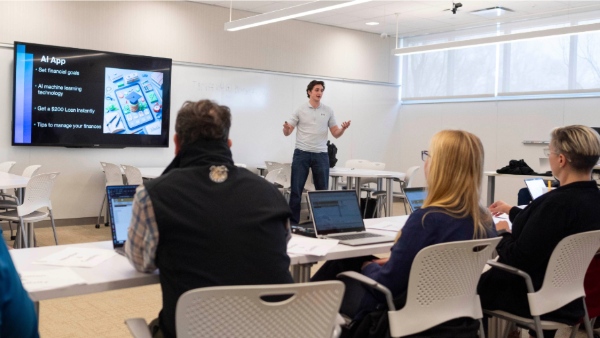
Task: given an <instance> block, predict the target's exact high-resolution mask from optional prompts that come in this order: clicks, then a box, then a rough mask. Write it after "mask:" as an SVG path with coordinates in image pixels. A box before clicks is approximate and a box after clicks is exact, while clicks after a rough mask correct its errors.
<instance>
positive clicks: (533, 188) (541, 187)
mask: <svg viewBox="0 0 600 338" xmlns="http://www.w3.org/2000/svg"><path fill="white" fill-rule="evenodd" d="M525 185H527V189H528V190H529V194H530V195H531V199H536V198H538V197H540V196H542V195H543V194H545V193H546V192H547V191H548V186H547V185H546V184H545V182H544V180H543V179H541V178H526V179H525Z"/></svg>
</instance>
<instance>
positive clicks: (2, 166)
mask: <svg viewBox="0 0 600 338" xmlns="http://www.w3.org/2000/svg"><path fill="white" fill-rule="evenodd" d="M15 163H17V162H12V161H7V162H2V163H0V172H2V173H8V172H10V169H11V168H12V167H13V166H14V165H15Z"/></svg>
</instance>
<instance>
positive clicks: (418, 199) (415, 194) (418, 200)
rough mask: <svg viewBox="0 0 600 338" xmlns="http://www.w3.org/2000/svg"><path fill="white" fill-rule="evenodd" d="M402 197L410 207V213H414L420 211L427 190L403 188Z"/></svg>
mask: <svg viewBox="0 0 600 338" xmlns="http://www.w3.org/2000/svg"><path fill="white" fill-rule="evenodd" d="M404 196H406V200H407V201H408V205H409V206H410V212H415V211H416V210H419V209H421V206H423V202H425V197H427V190H426V189H425V188H422V187H421V188H404Z"/></svg>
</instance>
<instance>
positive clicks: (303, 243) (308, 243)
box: [287, 236, 339, 256]
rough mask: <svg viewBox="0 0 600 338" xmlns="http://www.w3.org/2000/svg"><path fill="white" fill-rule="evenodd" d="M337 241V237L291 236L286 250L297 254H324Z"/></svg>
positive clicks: (336, 243)
mask: <svg viewBox="0 0 600 338" xmlns="http://www.w3.org/2000/svg"><path fill="white" fill-rule="evenodd" d="M338 243H339V241H338V240H337V239H322V238H309V237H302V236H292V239H290V241H289V242H288V246H287V252H288V253H293V254H298V255H312V256H325V255H327V253H328V252H329V251H330V250H331V249H332V248H334V247H335V246H336V245H338Z"/></svg>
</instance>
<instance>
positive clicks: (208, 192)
mask: <svg viewBox="0 0 600 338" xmlns="http://www.w3.org/2000/svg"><path fill="white" fill-rule="evenodd" d="M230 126H231V113H230V112H229V108H227V107H225V106H219V105H217V104H216V103H215V102H212V101H209V100H202V101H198V102H186V103H184V105H183V107H182V108H181V110H180V111H179V113H178V115H177V121H176V124H175V133H176V134H175V136H174V141H175V154H176V156H175V159H173V161H172V162H171V164H170V165H169V166H168V167H167V169H166V170H165V172H164V173H163V174H162V175H161V176H160V177H158V178H156V179H154V180H152V181H149V182H147V183H145V184H144V186H140V187H139V188H138V191H137V193H136V196H135V200H134V205H133V216H132V220H131V225H130V227H129V233H128V240H127V242H126V245H125V251H126V254H127V256H128V257H129V260H130V261H131V263H132V264H133V265H134V266H135V268H136V269H137V270H139V271H143V272H152V271H155V270H156V269H157V268H158V269H159V270H160V284H161V288H162V298H163V308H162V311H161V312H160V314H159V317H158V319H157V320H155V321H153V322H152V323H151V324H150V327H151V329H152V331H153V336H154V337H167V338H171V337H173V338H174V337H175V336H176V332H175V305H176V303H177V300H178V299H179V296H181V294H183V293H184V292H186V291H188V290H191V289H195V288H200V287H206V286H216V285H243V284H277V283H292V277H291V275H290V272H289V265H290V259H289V257H288V255H287V252H286V248H287V240H288V238H289V235H290V234H289V223H288V218H289V217H290V215H291V212H290V209H289V207H288V205H287V203H286V201H285V199H284V198H283V196H282V194H281V193H280V192H279V191H278V190H277V189H276V188H275V187H274V186H273V185H271V184H270V183H268V182H267V181H265V180H264V179H263V178H261V177H260V176H258V175H255V174H253V173H251V172H249V171H248V170H246V169H243V168H238V167H236V166H235V165H234V163H233V159H232V157H231V151H230V150H229V147H231V140H229V138H228V136H229V128H230Z"/></svg>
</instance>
